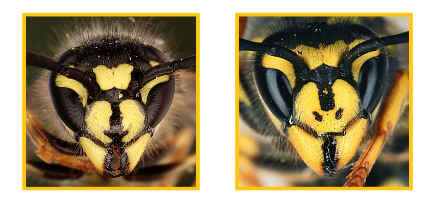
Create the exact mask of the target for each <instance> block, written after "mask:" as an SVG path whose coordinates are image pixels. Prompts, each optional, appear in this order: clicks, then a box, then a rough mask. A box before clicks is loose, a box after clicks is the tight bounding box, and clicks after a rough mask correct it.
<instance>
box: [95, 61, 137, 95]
mask: <svg viewBox="0 0 438 201" xmlns="http://www.w3.org/2000/svg"><path fill="white" fill-rule="evenodd" d="M132 70H134V67H133V66H132V65H129V64H120V65H119V66H118V67H116V68H111V69H110V68H108V67H106V66H104V65H99V66H97V67H96V68H94V69H93V72H94V74H95V75H96V82H97V84H99V86H100V88H101V89H102V90H109V89H112V88H117V89H123V90H125V89H127V88H128V86H129V83H130V82H131V72H132Z"/></svg>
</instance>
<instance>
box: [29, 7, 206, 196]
mask: <svg viewBox="0 0 438 201" xmlns="http://www.w3.org/2000/svg"><path fill="white" fill-rule="evenodd" d="M26 17H195V18H196V55H197V57H196V186H193V187H27V186H26ZM22 28H23V29H22V41H23V44H22V61H23V64H22V79H23V80H22V83H23V86H22V97H23V99H22V102H23V104H22V111H23V112H22V189H23V190H200V145H199V143H200V124H199V122H200V121H199V120H200V102H199V101H200V74H201V73H200V58H199V55H200V13H23V14H22Z"/></svg>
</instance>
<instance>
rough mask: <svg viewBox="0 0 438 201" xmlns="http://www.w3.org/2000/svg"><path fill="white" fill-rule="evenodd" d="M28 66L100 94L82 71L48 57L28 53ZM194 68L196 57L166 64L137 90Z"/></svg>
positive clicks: (151, 72) (147, 74) (150, 72)
mask: <svg viewBox="0 0 438 201" xmlns="http://www.w3.org/2000/svg"><path fill="white" fill-rule="evenodd" d="M26 64H27V65H30V66H35V67H39V68H44V69H47V70H50V71H52V72H57V73H59V74H61V75H63V76H65V77H67V78H71V79H74V80H76V81H78V82H80V83H82V84H83V85H84V86H85V87H86V88H87V90H88V91H89V94H90V95H91V96H93V95H94V96H96V95H98V94H100V87H99V85H98V84H97V83H96V81H94V80H92V79H90V77H89V76H88V75H87V74H86V73H84V72H82V71H80V70H77V69H74V68H69V67H67V66H64V65H62V64H59V63H57V62H55V61H52V60H51V59H49V58H47V57H44V56H41V55H38V54H34V53H32V52H26ZM193 67H196V56H191V57H187V58H185V59H180V60H176V61H172V62H164V63H162V64H159V65H157V66H155V67H153V68H151V69H149V70H147V71H146V72H145V73H144V76H143V77H142V78H141V79H140V80H139V82H138V83H139V86H138V88H137V89H141V88H143V86H145V85H146V84H147V83H148V82H150V81H151V80H153V79H155V78H157V77H159V76H162V75H170V74H172V73H174V72H175V71H178V70H181V69H189V68H193Z"/></svg>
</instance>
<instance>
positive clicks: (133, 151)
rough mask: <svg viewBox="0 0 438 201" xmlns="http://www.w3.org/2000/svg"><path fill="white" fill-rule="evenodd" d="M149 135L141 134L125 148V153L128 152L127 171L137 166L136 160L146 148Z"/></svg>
mask: <svg viewBox="0 0 438 201" xmlns="http://www.w3.org/2000/svg"><path fill="white" fill-rule="evenodd" d="M149 137H150V135H149V134H145V135H143V136H141V137H140V138H139V139H138V140H137V141H136V142H134V143H133V144H131V145H130V146H127V147H126V148H125V153H126V154H128V160H129V170H128V172H130V171H132V169H134V168H135V166H137V163H138V161H139V160H140V158H141V156H143V152H144V150H145V149H146V145H147V143H148V141H149Z"/></svg>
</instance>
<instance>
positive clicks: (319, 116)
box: [313, 112, 322, 122]
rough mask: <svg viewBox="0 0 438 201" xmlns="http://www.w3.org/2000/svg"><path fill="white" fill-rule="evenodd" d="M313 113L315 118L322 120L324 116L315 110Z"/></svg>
mask: <svg viewBox="0 0 438 201" xmlns="http://www.w3.org/2000/svg"><path fill="white" fill-rule="evenodd" d="M313 115H315V120H316V121H319V122H321V121H322V116H321V115H320V114H319V113H318V112H313Z"/></svg>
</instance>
